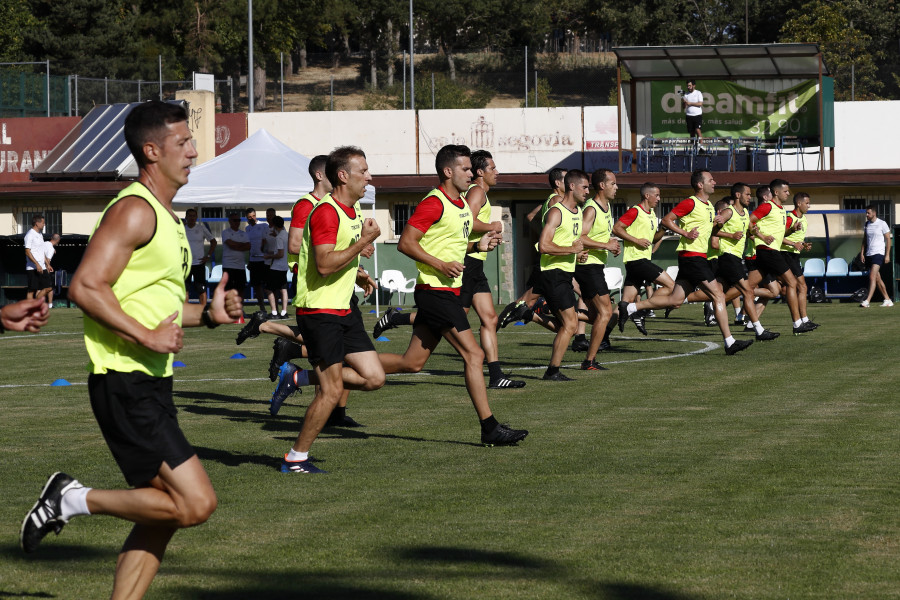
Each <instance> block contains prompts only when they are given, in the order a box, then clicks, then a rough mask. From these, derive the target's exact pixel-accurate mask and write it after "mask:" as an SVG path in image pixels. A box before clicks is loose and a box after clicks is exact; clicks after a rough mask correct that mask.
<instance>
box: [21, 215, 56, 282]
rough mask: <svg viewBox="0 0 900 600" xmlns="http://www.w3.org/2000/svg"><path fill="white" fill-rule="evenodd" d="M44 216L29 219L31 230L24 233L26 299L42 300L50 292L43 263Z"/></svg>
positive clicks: (45, 267)
mask: <svg viewBox="0 0 900 600" xmlns="http://www.w3.org/2000/svg"><path fill="white" fill-rule="evenodd" d="M43 231H44V216H43V215H34V216H33V217H31V229H29V230H28V231H27V232H26V233H25V274H26V276H27V277H28V293H27V296H26V297H27V298H43V297H44V296H46V295H47V293H48V292H49V291H50V288H51V287H52V286H51V285H48V283H47V279H48V277H47V266H46V264H45V261H44V234H43V233H42V232H43Z"/></svg>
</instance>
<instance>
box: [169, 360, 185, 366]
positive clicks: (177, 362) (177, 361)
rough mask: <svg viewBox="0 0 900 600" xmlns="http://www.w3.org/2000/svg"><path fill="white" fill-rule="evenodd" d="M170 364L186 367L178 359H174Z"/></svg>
mask: <svg viewBox="0 0 900 600" xmlns="http://www.w3.org/2000/svg"><path fill="white" fill-rule="evenodd" d="M172 366H173V367H186V366H187V365H186V364H184V363H183V362H181V361H180V360H176V361H175V362H173V363H172Z"/></svg>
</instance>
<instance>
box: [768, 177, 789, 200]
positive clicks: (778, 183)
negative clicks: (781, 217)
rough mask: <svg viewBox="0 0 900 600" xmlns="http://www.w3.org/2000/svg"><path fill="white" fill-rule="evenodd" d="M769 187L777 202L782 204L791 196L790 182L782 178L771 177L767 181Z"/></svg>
mask: <svg viewBox="0 0 900 600" xmlns="http://www.w3.org/2000/svg"><path fill="white" fill-rule="evenodd" d="M769 189H771V190H772V196H774V197H775V199H777V200H778V203H779V204H782V205H783V204H784V203H785V202H786V201H787V199H788V198H790V197H791V188H790V184H789V183H788V182H787V181H785V180H784V179H773V180H772V181H771V182H770V183H769Z"/></svg>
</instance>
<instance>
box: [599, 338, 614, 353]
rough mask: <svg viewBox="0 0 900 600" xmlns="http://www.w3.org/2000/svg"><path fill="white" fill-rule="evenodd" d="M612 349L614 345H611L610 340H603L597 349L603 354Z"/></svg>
mask: <svg viewBox="0 0 900 600" xmlns="http://www.w3.org/2000/svg"><path fill="white" fill-rule="evenodd" d="M610 348H612V344H610V343H609V340H603V341H602V342H600V347H599V348H598V349H597V350H598V351H599V352H603V351H604V350H609V349H610Z"/></svg>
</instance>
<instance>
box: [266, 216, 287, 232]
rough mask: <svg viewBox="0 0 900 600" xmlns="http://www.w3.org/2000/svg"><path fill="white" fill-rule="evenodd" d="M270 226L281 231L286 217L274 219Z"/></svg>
mask: <svg viewBox="0 0 900 600" xmlns="http://www.w3.org/2000/svg"><path fill="white" fill-rule="evenodd" d="M269 224H270V225H271V226H272V227H276V228H278V229H281V228H282V227H284V217H278V216H276V217H272V222H271V223H269Z"/></svg>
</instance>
